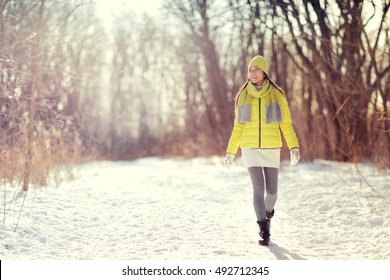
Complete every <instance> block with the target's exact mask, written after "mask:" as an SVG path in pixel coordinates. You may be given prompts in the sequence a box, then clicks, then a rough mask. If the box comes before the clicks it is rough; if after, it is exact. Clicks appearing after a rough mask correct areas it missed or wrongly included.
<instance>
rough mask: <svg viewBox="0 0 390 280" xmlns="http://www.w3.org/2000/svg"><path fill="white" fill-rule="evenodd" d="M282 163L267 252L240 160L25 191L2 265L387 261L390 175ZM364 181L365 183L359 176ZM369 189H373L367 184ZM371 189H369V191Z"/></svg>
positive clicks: (120, 167) (8, 230)
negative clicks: (26, 261) (58, 261)
mask: <svg viewBox="0 0 390 280" xmlns="http://www.w3.org/2000/svg"><path fill="white" fill-rule="evenodd" d="M359 170H360V172H361V174H362V175H360V174H359V173H358V171H357V169H356V167H355V166H354V165H353V164H343V163H336V162H326V161H316V162H314V163H299V164H298V165H297V166H295V167H291V166H289V164H288V162H283V163H282V168H281V171H280V176H279V199H278V202H277V205H276V208H275V209H276V214H275V217H274V219H273V222H272V228H271V235H272V236H271V241H272V244H271V246H269V247H261V246H259V245H257V241H258V234H257V230H258V229H257V224H256V219H255V214H254V211H253V207H252V185H251V182H250V179H249V176H248V175H247V171H246V169H245V167H244V166H243V163H242V161H241V160H238V161H237V163H236V166H235V167H234V168H232V169H226V168H225V167H223V165H222V158H219V157H214V158H199V159H193V160H182V159H160V158H145V159H140V160H135V161H127V162H92V163H88V164H84V165H82V166H80V167H78V168H77V170H76V175H77V176H76V179H74V180H72V181H70V182H66V183H63V184H62V185H61V186H60V187H58V188H56V187H46V188H41V189H31V190H30V191H29V192H28V193H27V196H26V199H25V202H24V207H23V212H22V215H21V217H20V221H19V225H18V227H17V230H16V232H14V228H15V225H16V223H17V221H18V215H19V210H20V208H21V205H22V203H23V197H24V194H23V193H22V194H18V197H17V198H16V199H15V200H13V201H12V203H11V197H12V193H11V191H13V190H10V189H9V187H8V192H7V193H6V201H7V203H6V205H5V207H4V197H5V196H4V187H3V186H1V194H2V196H3V199H2V200H1V201H2V208H5V209H4V210H2V211H1V212H3V213H2V214H0V218H1V219H2V220H3V218H4V211H5V212H6V214H7V218H6V221H5V223H4V224H1V225H0V243H1V246H0V256H2V259H16V260H22V259H40V260H46V259H67V260H68V259H71V260H77V259H93V260H96V259H115V260H129V259H131V260H138V259H140V260H146V259H157V260H164V259H169V260H171V259H184V260H209V259H212V260H227V259H248V260H249V259H252V260H254V259H266V260H276V259H295V260H301V259H307V260H329V259H332V260H341V259H348V260H369V259H372V260H379V259H386V260H389V259H390V207H389V205H390V171H389V170H386V171H378V170H377V169H376V168H375V166H372V165H369V164H365V165H359ZM362 176H363V177H362ZM365 180H367V181H368V183H369V184H370V186H369V185H368V184H367V183H366V182H365ZM372 188H373V189H374V190H373V189H372Z"/></svg>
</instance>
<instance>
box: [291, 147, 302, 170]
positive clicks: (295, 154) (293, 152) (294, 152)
mask: <svg viewBox="0 0 390 280" xmlns="http://www.w3.org/2000/svg"><path fill="white" fill-rule="evenodd" d="M300 159H301V156H300V155H299V149H298V148H292V149H291V150H290V165H291V166H294V165H296V164H297V163H298V161H299V160H300Z"/></svg>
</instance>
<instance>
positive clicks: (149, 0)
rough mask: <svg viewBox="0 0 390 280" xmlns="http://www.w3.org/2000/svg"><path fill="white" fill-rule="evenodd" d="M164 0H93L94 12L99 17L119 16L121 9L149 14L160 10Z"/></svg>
mask: <svg viewBox="0 0 390 280" xmlns="http://www.w3.org/2000/svg"><path fill="white" fill-rule="evenodd" d="M163 1H164V0H95V3H96V12H97V14H98V16H99V17H101V18H104V19H107V18H110V17H112V16H119V15H120V14H121V13H122V11H125V10H133V11H135V12H140V13H143V12H147V13H150V14H153V13H156V12H158V11H160V10H161V6H162V3H163Z"/></svg>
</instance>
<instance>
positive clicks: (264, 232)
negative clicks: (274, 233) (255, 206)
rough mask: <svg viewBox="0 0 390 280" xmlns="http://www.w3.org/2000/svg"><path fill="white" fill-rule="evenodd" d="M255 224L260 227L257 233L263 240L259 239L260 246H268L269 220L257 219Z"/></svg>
mask: <svg viewBox="0 0 390 280" xmlns="http://www.w3.org/2000/svg"><path fill="white" fill-rule="evenodd" d="M257 224H258V225H259V227H260V232H259V235H260V237H261V238H262V239H263V240H259V245H262V246H268V245H269V242H270V236H271V234H270V220H269V219H266V220H262V221H257Z"/></svg>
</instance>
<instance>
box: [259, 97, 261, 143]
mask: <svg viewBox="0 0 390 280" xmlns="http://www.w3.org/2000/svg"><path fill="white" fill-rule="evenodd" d="M260 148H261V98H259V149H260Z"/></svg>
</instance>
